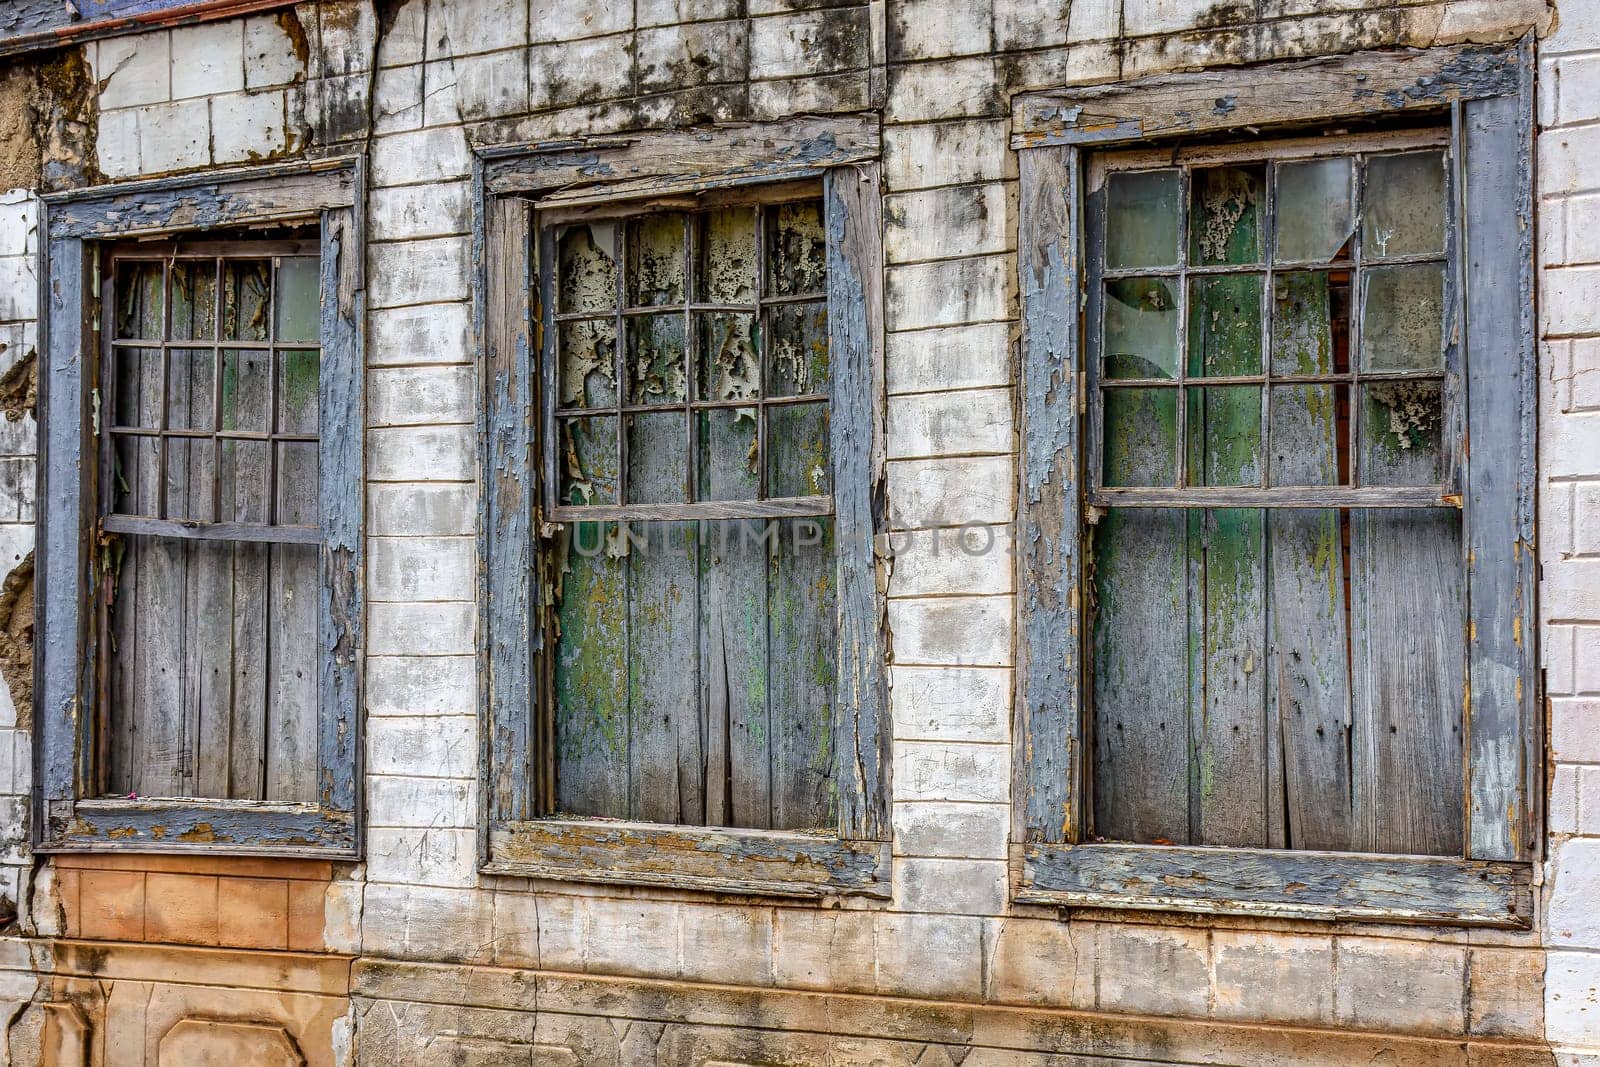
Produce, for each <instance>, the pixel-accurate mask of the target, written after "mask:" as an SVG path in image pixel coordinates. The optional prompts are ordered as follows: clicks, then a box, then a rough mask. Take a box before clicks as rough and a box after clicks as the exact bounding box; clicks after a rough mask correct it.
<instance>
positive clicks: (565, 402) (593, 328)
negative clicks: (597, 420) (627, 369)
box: [556, 319, 617, 408]
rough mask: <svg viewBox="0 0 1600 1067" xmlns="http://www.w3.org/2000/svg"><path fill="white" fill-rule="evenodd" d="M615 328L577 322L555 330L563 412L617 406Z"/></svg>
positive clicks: (597, 321)
mask: <svg viewBox="0 0 1600 1067" xmlns="http://www.w3.org/2000/svg"><path fill="white" fill-rule="evenodd" d="M616 343H617V324H616V322H615V320H613V319H578V320H576V321H572V322H563V323H560V324H559V325H558V326H557V327H556V345H557V347H558V349H559V362H558V368H559V375H558V376H559V377H560V379H561V395H560V398H559V402H560V404H561V406H562V407H564V408H580V407H581V408H599V407H610V406H612V405H614V404H615V403H616V402H617V364H616Z"/></svg>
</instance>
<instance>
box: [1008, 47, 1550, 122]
mask: <svg viewBox="0 0 1600 1067" xmlns="http://www.w3.org/2000/svg"><path fill="white" fill-rule="evenodd" d="M1519 70H1520V67H1519V63H1518V53H1517V47H1516V46H1515V45H1483V46H1480V45H1451V46H1447V47H1440V48H1430V49H1403V50H1396V51H1388V52H1357V53H1354V54H1351V55H1341V56H1329V57H1325V58H1318V59H1310V60H1305V61H1303V62H1295V63H1278V64H1272V65H1270V66H1257V67H1235V68H1226V69H1220V70H1212V71H1201V72H1196V73H1184V74H1161V75H1155V76H1153V77H1148V78H1138V79H1135V80H1133V81H1124V82H1118V83H1115V84H1112V85H1104V86H1095V87H1090V88H1085V89H1066V90H1050V91H1048V92H1041V93H1025V94H1022V95H1020V96H1018V97H1017V99H1016V100H1015V101H1014V103H1013V105H1012V107H1013V118H1012V130H1013V131H1014V132H1013V134H1012V147H1014V148H1031V147H1035V146H1040V145H1049V144H1109V143H1114V142H1118V141H1135V140H1148V139H1154V138H1161V137H1171V136H1177V135H1189V134H1195V133H1205V132H1211V131H1219V132H1220V131H1226V130H1239V129H1243V128H1254V129H1262V128H1266V127H1272V126H1285V125H1295V124H1309V123H1325V122H1331V121H1334V120H1337V119H1340V118H1352V117H1356V116H1371V115H1385V114H1394V113H1396V112H1401V111H1410V110H1418V109H1431V110H1439V109H1442V108H1444V107H1446V106H1447V105H1449V104H1451V103H1454V102H1455V101H1458V100H1478V99H1483V98H1486V97H1494V96H1500V95H1504V94H1514V93H1515V92H1516V91H1517V85H1518V82H1519V80H1520V74H1519ZM1290 86H1292V89H1291V88H1288V87H1290Z"/></svg>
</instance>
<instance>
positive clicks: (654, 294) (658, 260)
mask: <svg viewBox="0 0 1600 1067" xmlns="http://www.w3.org/2000/svg"><path fill="white" fill-rule="evenodd" d="M683 255H684V252H683V216H682V215H680V214H678V213H676V212H672V213H668V214H661V215H645V216H642V217H641V218H638V219H635V220H633V221H632V222H630V223H628V304H629V306H630V307H643V306H645V305H653V304H681V303H683V268H684V262H683Z"/></svg>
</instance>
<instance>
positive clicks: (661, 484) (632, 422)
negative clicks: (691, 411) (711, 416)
mask: <svg viewBox="0 0 1600 1067" xmlns="http://www.w3.org/2000/svg"><path fill="white" fill-rule="evenodd" d="M625 418H626V424H627V427H628V501H627V502H628V503H630V504H677V503H682V502H684V501H686V500H688V499H689V495H688V494H689V485H688V482H689V436H688V435H689V425H688V414H687V413H686V412H684V411H681V410H680V411H661V412H651V413H649V414H642V415H628V416H626V417H625Z"/></svg>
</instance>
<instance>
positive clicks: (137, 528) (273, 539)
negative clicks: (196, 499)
mask: <svg viewBox="0 0 1600 1067" xmlns="http://www.w3.org/2000/svg"><path fill="white" fill-rule="evenodd" d="M100 526H101V529H103V530H105V531H106V532H107V533H118V534H143V535H146V536H149V537H174V538H179V539H181V540H186V541H251V542H258V543H261V544H274V545H315V544H320V543H321V541H322V530H321V528H320V527H317V526H294V525H279V526H273V525H269V524H267V523H264V522H195V521H190V520H187V519H153V518H149V517H147V516H143V515H106V516H104V517H103V518H101V520H100Z"/></svg>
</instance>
